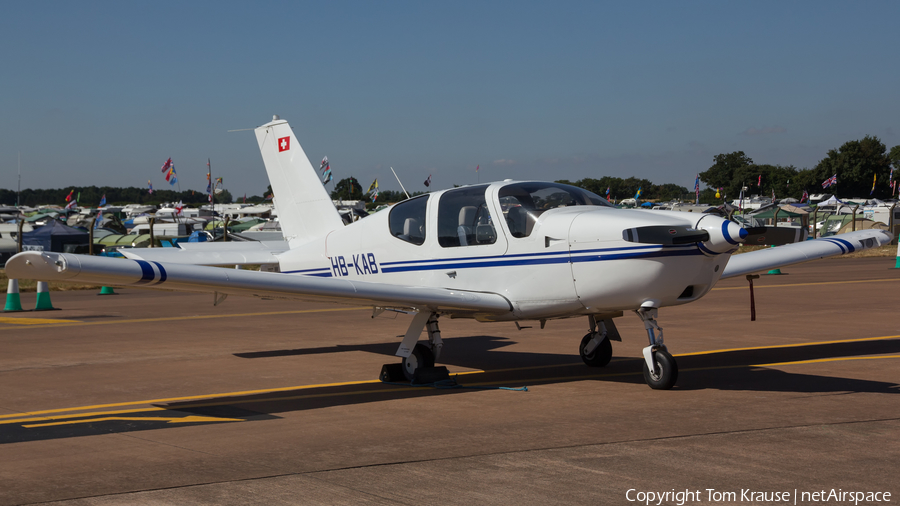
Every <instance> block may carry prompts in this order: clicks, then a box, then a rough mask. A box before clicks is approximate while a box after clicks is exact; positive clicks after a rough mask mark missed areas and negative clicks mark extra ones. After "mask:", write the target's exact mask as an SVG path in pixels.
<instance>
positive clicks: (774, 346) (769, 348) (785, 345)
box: [672, 335, 900, 357]
mask: <svg viewBox="0 0 900 506" xmlns="http://www.w3.org/2000/svg"><path fill="white" fill-rule="evenodd" d="M898 337H900V335H897V336H882V337H864V338H861V339H838V340H836V341H816V342H812V343H793V344H774V345H771V346H750V347H747V348H725V349H722V350H709V351H695V352H693V353H679V354H677V355H672V356H673V357H692V356H695V355H712V354H714V353H727V352H729V351H752V350H776V349H779V348H799V347H801V346H819V345H823V344H842V343H861V342H866V341H883V340H885V339H896V338H898Z"/></svg>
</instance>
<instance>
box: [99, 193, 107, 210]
mask: <svg viewBox="0 0 900 506" xmlns="http://www.w3.org/2000/svg"><path fill="white" fill-rule="evenodd" d="M105 205H106V194H105V193H104V194H103V198H102V199H100V205H99V206H97V207H103V206H105Z"/></svg>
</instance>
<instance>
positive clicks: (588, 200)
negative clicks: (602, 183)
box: [498, 182, 614, 237]
mask: <svg viewBox="0 0 900 506" xmlns="http://www.w3.org/2000/svg"><path fill="white" fill-rule="evenodd" d="M498 197H499V199H500V207H501V208H502V209H503V215H504V216H505V217H506V223H507V224H508V225H509V230H510V233H511V234H512V236H513V237H528V236H529V235H531V230H532V228H534V224H535V222H537V219H538V216H540V215H541V214H542V213H543V212H545V211H548V210H550V209H556V208H557V207H569V206H606V207H614V206H613V205H612V204H610V203H609V202H608V201H607V200H606V199H604V198H603V197H600V196H599V195H595V194H593V193H591V192H589V191H587V190H584V189H582V188H578V187H576V186H569V185H565V184H560V183H547V182H529V183H513V184H509V185H506V186H504V187H503V188H500V193H499V194H498Z"/></svg>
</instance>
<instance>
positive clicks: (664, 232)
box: [622, 225, 709, 245]
mask: <svg viewBox="0 0 900 506" xmlns="http://www.w3.org/2000/svg"><path fill="white" fill-rule="evenodd" d="M622 238H623V239H625V240H626V241H628V242H638V243H641V244H661V245H679V244H696V243H698V242H705V241H708V240H709V232H707V231H706V230H697V229H694V228H690V227H683V226H666V225H650V226H646V227H636V228H626V229H625V230H623V231H622Z"/></svg>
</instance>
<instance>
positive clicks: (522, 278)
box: [279, 181, 740, 320]
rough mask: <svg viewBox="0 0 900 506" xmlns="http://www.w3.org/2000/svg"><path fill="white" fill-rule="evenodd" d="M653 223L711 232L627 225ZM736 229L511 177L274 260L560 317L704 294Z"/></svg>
mask: <svg viewBox="0 0 900 506" xmlns="http://www.w3.org/2000/svg"><path fill="white" fill-rule="evenodd" d="M654 226H656V227H659V226H662V227H689V228H691V229H705V230H709V231H710V234H709V235H710V237H709V240H708V241H705V242H702V243H690V244H647V243H639V242H632V241H629V240H626V236H625V234H623V231H625V230H627V229H638V230H640V227H654ZM728 227H732V228H728ZM736 230H740V228H739V227H737V226H736V225H734V224H733V223H731V222H728V221H726V220H724V219H722V218H719V217H717V216H711V215H703V214H693V213H679V212H670V211H648V210H628V209H616V208H614V207H613V206H610V205H609V204H608V203H607V202H606V201H604V200H603V199H601V198H600V197H598V196H596V195H594V194H591V193H590V192H586V191H584V190H581V189H579V188H575V187H570V186H566V185H559V184H556V183H541V182H509V181H507V182H500V183H492V184H488V185H476V186H468V187H462V188H454V189H450V190H444V191H440V192H435V193H431V194H429V195H423V196H420V197H416V198H414V199H410V200H407V201H404V202H401V203H399V204H396V205H394V206H392V207H391V208H389V209H385V210H383V211H381V212H378V213H375V214H373V215H371V216H369V217H367V218H364V219H362V220H360V221H358V222H355V223H352V224H350V225H347V226H346V227H343V228H339V229H336V230H334V231H332V232H331V233H329V234H328V235H327V236H326V237H325V238H324V239H320V240H316V241H313V242H310V243H308V244H305V245H302V246H300V247H297V248H294V249H291V250H289V251H287V252H285V253H283V254H281V255H280V256H279V262H280V268H281V271H282V272H283V273H289V274H297V275H307V276H320V277H338V278H347V279H354V280H360V281H377V282H381V283H389V284H396V285H410V286H423V285H424V286H431V287H441V288H448V289H456V290H466V291H475V292H491V293H498V294H501V295H503V296H504V297H506V298H507V299H508V300H509V301H510V302H511V304H512V306H513V308H514V310H513V311H512V312H511V313H510V314H508V315H501V316H497V315H492V316H490V317H489V318H483V319H493V320H515V319H545V318H562V317H569V316H578V315H586V314H599V313H607V312H614V311H622V310H631V309H638V308H640V307H642V306H645V307H646V306H652V307H663V306H672V305H677V304H684V303H687V302H691V301H694V300H697V299H698V298H700V297H702V296H703V295H704V294H706V293H707V292H708V291H709V290H710V289H711V288H712V287H713V286H714V285H715V283H716V281H717V280H718V279H719V276H720V275H721V273H722V271H723V270H724V268H725V265H726V263H727V262H728V259H729V257H730V254H731V252H732V251H733V250H734V248H735V247H736V244H737V242H735V241H734V240H733V238H732V237H729V232H730V233H731V235H732V236H734V235H736ZM672 233H675V232H674V231H673V232H672ZM723 234H724V237H723ZM457 316H467V315H457ZM468 316H474V317H478V315H468Z"/></svg>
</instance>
